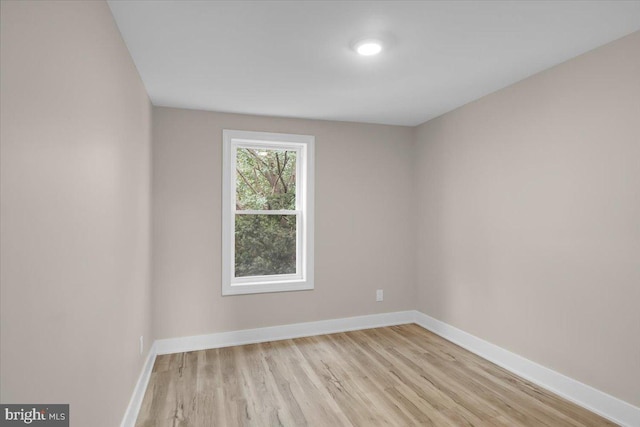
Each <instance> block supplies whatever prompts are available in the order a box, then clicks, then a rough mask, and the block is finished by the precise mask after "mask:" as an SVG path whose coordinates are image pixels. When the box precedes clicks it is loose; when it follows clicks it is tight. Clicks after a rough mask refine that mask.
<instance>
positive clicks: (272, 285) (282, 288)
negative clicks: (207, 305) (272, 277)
mask: <svg viewBox="0 0 640 427" xmlns="http://www.w3.org/2000/svg"><path fill="white" fill-rule="evenodd" d="M312 289H313V282H312V281H310V280H291V281H279V282H260V283H234V284H224V285H223V286H222V295H223V296H227V295H247V294H264V293H270V292H291V291H308V290H312Z"/></svg>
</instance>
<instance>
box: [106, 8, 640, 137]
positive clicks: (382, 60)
mask: <svg viewBox="0 0 640 427" xmlns="http://www.w3.org/2000/svg"><path fill="white" fill-rule="evenodd" d="M109 5H110V7H111V10H112V12H113V15H114V17H115V19H116V22H117V24H118V27H119V28H120V31H121V33H122V36H123V37H124V40H125V42H126V44H127V46H128V48H129V50H130V52H131V55H132V56H133V59H134V61H135V63H136V66H137V67H138V70H139V72H140V75H141V76H142V79H143V81H144V84H145V86H146V88H147V91H148V92H149V96H150V97H151V101H152V102H153V104H154V105H158V106H171V107H183V108H193V109H202V110H213V111H225V112H236V113H248V114H261V115H274V116H287V117H304V118H314V119H330V120H344V121H358V122H373V123H386V124H398V125H416V124H419V123H422V122H424V121H426V120H429V119H431V118H433V117H436V116H438V115H440V114H443V113H445V112H447V111H450V110H452V109H454V108H456V107H459V106H461V105H463V104H466V103H467V102H470V101H472V100H474V99H477V98H479V97H481V96H483V95H486V94H488V93H491V92H493V91H495V90H497V89H500V88H503V87H505V86H508V85H509V84H512V83H514V82H516V81H518V80H521V79H523V78H525V77H527V76H530V75H532V74H535V73H537V72H539V71H541V70H544V69H546V68H549V67H551V66H553V65H555V64H558V63H560V62H562V61H565V60H567V59H569V58H572V57H574V56H577V55H579V54H581V53H583V52H586V51H588V50H591V49H593V48H595V47H597V46H600V45H603V44H605V43H607V42H610V41H612V40H615V39H617V38H620V37H622V36H624V35H626V34H629V33H631V32H634V31H637V30H640V1H504V0H503V1H464V2H463V1H424V2H403V1H393V2H384V1H340V2H339V1H306V2H303V1H297V2H295V1H235V2H233V1H231V2H225V1H144V0H143V1H122V0H112V1H110V2H109ZM371 36H376V37H382V38H383V40H385V41H386V42H387V43H388V45H389V46H388V48H387V49H386V50H385V52H383V54H381V55H379V56H377V57H361V56H358V55H357V54H356V53H355V52H353V51H352V50H351V49H350V44H351V43H353V41H355V40H356V39H358V38H361V37H371Z"/></svg>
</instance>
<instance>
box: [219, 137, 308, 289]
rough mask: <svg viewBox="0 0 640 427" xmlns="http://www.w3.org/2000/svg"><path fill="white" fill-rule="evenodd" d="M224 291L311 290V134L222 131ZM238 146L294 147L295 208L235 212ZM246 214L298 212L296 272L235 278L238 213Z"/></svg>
mask: <svg viewBox="0 0 640 427" xmlns="http://www.w3.org/2000/svg"><path fill="white" fill-rule="evenodd" d="M222 144H223V145H222V157H223V160H222V163H223V166H222V295H241V294H257V293H266V292H285V291H299V290H309V289H313V287H314V283H313V237H314V236H313V232H314V226H313V224H314V221H313V220H314V218H313V216H314V215H313V213H314V204H313V200H314V179H313V177H314V145H315V137H313V136H311V135H293V134H284V133H268V132H250V131H241V130H230V129H225V130H223V131H222ZM238 148H262V149H278V150H288V151H296V209H295V210H291V211H290V210H279V211H278V210H272V211H264V210H259V211H251V210H246V211H236V153H237V150H238ZM242 214H265V215H278V214H289V215H296V218H297V219H296V237H297V242H296V273H295V274H281V275H270V276H249V277H235V217H236V215H242Z"/></svg>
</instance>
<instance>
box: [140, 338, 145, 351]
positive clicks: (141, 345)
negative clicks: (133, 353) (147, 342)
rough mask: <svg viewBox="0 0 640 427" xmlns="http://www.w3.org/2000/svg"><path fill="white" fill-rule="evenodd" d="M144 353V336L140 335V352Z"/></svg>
mask: <svg viewBox="0 0 640 427" xmlns="http://www.w3.org/2000/svg"><path fill="white" fill-rule="evenodd" d="M142 353H144V336H142V335H140V354H142Z"/></svg>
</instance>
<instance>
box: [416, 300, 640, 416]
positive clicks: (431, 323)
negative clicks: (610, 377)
mask: <svg viewBox="0 0 640 427" xmlns="http://www.w3.org/2000/svg"><path fill="white" fill-rule="evenodd" d="M414 319H415V323H417V324H418V325H420V326H422V327H423V328H425V329H428V330H430V331H431V332H433V333H435V334H437V335H440V336H441V337H443V338H445V339H447V340H448V341H451V342H452V343H455V344H457V345H459V346H460V347H463V348H465V349H467V350H469V351H470V352H472V353H475V354H477V355H478V356H480V357H482V358H483V359H486V360H488V361H490V362H493V363H495V364H496V365H498V366H501V367H503V368H505V369H507V370H508V371H511V372H513V373H514V374H516V375H518V376H520V377H522V378H524V379H526V380H529V381H531V382H532V383H535V384H537V385H539V386H540V387H543V388H545V389H547V390H549V391H551V392H553V393H555V394H557V395H559V396H562V397H563V398H565V399H567V400H569V401H571V402H574V403H576V404H578V405H580V406H582V407H584V408H586V409H588V410H590V411H591V412H595V413H596V414H599V415H601V416H603V417H605V418H607V419H609V420H611V421H613V422H615V423H617V424H620V425H622V426H626V427H640V408H638V407H636V406H633V405H631V404H629V403H627V402H625V401H623V400H620V399H618V398H616V397H613V396H611V395H609V394H606V393H604V392H602V391H599V390H596V389H595V388H593V387H591V386H588V385H586V384H583V383H581V382H579V381H576V380H574V379H572V378H569V377H567V376H565V375H562V374H560V373H558V372H556V371H553V370H551V369H549V368H545V367H544V366H542V365H539V364H537V363H535V362H532V361H530V360H528V359H525V358H524V357H522V356H518V355H517V354H515V353H512V352H510V351H508V350H505V349H503V348H502V347H498V346H497V345H494V344H491V343H490V342H487V341H484V340H482V339H480V338H478V337H476V336H474V335H471V334H469V333H467V332H464V331H462V330H460V329H458V328H456V327H454V326H451V325H449V324H447V323H444V322H442V321H440V320H437V319H434V318H433V317H430V316H427V315H426V314H424V313H421V312H419V311H416V312H415V318H414Z"/></svg>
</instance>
